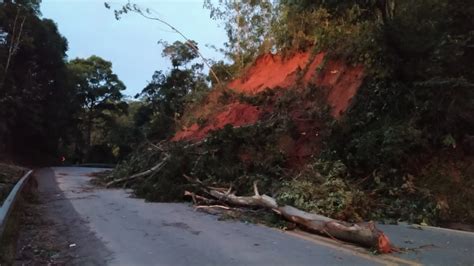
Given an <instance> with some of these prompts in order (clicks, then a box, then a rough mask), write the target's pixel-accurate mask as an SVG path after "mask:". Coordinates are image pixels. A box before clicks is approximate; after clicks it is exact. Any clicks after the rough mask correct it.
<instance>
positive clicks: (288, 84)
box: [173, 52, 364, 154]
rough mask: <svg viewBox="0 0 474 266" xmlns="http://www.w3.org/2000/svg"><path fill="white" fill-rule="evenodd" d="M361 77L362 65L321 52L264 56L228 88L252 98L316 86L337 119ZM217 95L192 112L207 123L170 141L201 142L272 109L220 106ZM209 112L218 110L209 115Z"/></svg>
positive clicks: (236, 103) (187, 127)
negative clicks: (328, 58) (208, 136)
mask: <svg viewBox="0 0 474 266" xmlns="http://www.w3.org/2000/svg"><path fill="white" fill-rule="evenodd" d="M363 78H364V69H363V67H362V66H349V65H347V64H346V63H344V62H343V61H338V60H325V54H324V53H319V54H316V55H312V54H311V53H310V52H299V53H295V54H293V55H292V56H290V57H283V56H281V55H273V54H265V55H262V56H260V57H259V58H257V60H256V61H255V63H254V64H253V65H252V66H251V67H250V68H249V69H248V70H247V71H246V73H245V74H244V75H243V76H241V77H240V78H237V79H235V80H233V81H231V82H230V83H229V84H228V87H229V88H230V89H231V90H233V91H235V92H237V93H242V94H245V95H248V96H252V95H256V94H258V93H261V92H263V91H265V90H272V89H277V88H279V89H299V88H304V87H306V86H308V85H315V86H318V87H321V88H323V89H325V90H327V91H326V93H325V94H326V95H327V96H326V97H327V98H326V99H325V100H326V102H327V104H328V105H329V106H330V107H331V114H332V116H333V117H335V118H339V117H340V116H341V115H342V114H343V113H344V112H345V111H346V110H347V108H348V107H349V105H350V102H351V99H352V98H353V97H354V95H355V94H356V93H357V89H358V88H359V87H360V85H361V84H362V81H363ZM219 96H220V95H217V94H216V93H215V92H214V93H212V92H211V94H210V95H209V97H208V99H207V100H206V101H205V102H204V104H203V106H199V107H197V108H194V109H193V110H191V112H192V113H193V114H194V115H195V118H196V119H199V120H201V121H206V122H204V123H201V124H200V125H199V124H197V123H194V124H191V125H185V127H183V128H182V130H181V131H178V132H177V133H176V135H175V136H174V138H173V140H174V141H180V140H200V139H203V138H204V137H206V135H207V134H208V133H209V132H210V131H212V130H217V129H222V128H223V127H224V126H225V125H227V124H230V125H232V126H235V127H237V126H243V125H249V124H253V123H256V122H257V121H258V120H259V119H260V118H261V117H262V114H263V111H262V110H267V111H268V112H271V111H270V110H271V109H272V107H271V106H267V107H261V108H258V107H256V106H252V105H249V104H246V103H240V102H239V101H238V99H234V100H233V101H231V102H230V103H227V104H222V103H220V102H219ZM209 110H217V111H216V112H209ZM289 111H290V112H291V111H292V110H289ZM293 111H294V110H293ZM193 114H191V115H193ZM200 114H205V115H204V116H200ZM302 133H304V132H302ZM296 142H301V141H299V140H296ZM310 152H311V151H305V152H304V153H305V154H306V153H310Z"/></svg>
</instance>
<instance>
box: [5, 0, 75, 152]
mask: <svg viewBox="0 0 474 266" xmlns="http://www.w3.org/2000/svg"><path fill="white" fill-rule="evenodd" d="M39 2H40V1H33V0H32V1H27V0H23V1H5V3H3V4H2V5H0V29H1V36H2V37H1V42H0V106H1V108H0V140H1V142H2V143H5V144H6V147H3V148H2V147H0V151H2V150H4V151H7V152H8V151H11V152H13V151H15V152H18V153H22V152H23V151H25V150H28V151H30V153H28V154H31V151H32V150H41V151H42V152H44V153H48V154H54V153H55V152H56V150H57V148H58V143H59V141H60V139H65V138H67V134H68V132H69V128H70V127H71V125H72V124H73V123H71V122H72V121H71V118H72V113H73V112H74V111H73V110H72V108H73V106H74V105H73V104H71V99H72V97H70V96H71V95H72V88H71V87H70V86H69V84H68V75H67V71H66V64H65V56H66V51H67V41H66V39H65V38H64V37H63V36H61V34H60V33H59V32H58V29H57V26H56V24H55V23H54V22H53V21H52V20H49V19H40V18H39V17H38V15H39ZM57 110H61V112H58V111H57Z"/></svg>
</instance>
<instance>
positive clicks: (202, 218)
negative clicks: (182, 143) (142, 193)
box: [35, 167, 474, 265]
mask: <svg viewBox="0 0 474 266" xmlns="http://www.w3.org/2000/svg"><path fill="white" fill-rule="evenodd" d="M95 171H101V169H94V168H80V167H57V168H43V169H40V170H38V171H36V173H35V176H36V179H37V181H38V190H39V197H40V202H41V204H42V205H43V208H42V212H43V213H42V215H45V216H46V217H49V218H50V219H52V220H53V221H54V223H55V226H56V227H58V228H61V231H60V235H61V237H62V238H63V239H64V243H63V245H67V246H66V247H65V248H67V249H68V251H69V252H71V253H72V254H73V256H72V260H71V261H69V263H68V264H78V265H104V264H109V265H397V264H400V265H417V264H418V263H423V264H432V265H456V264H457V265H474V259H473V258H472V256H471V254H474V248H473V244H472V243H474V241H473V240H474V237H473V234H470V233H462V232H455V231H450V230H438V229H431V228H422V230H419V229H418V228H413V227H411V226H408V225H405V226H383V225H382V227H383V228H382V229H383V230H384V231H385V232H387V234H388V235H389V237H391V239H392V241H393V242H395V244H397V245H398V246H403V247H418V249H416V250H415V251H410V252H405V253H401V254H395V255H383V256H375V255H371V253H370V252H368V251H367V250H364V249H361V248H357V247H354V246H351V245H346V244H342V243H340V242H338V241H334V240H330V239H326V238H323V237H319V236H313V235H309V234H305V233H300V232H283V231H280V230H277V229H273V228H268V227H265V226H260V225H255V224H246V223H242V222H237V221H228V220H227V221H219V220H218V217H217V216H213V215H209V214H205V213H202V212H198V211H195V210H194V209H193V208H192V206H190V205H189V204H183V203H148V202H145V201H144V200H142V199H137V198H133V197H131V194H130V193H129V191H126V190H122V189H102V188H97V187H95V186H93V185H91V184H90V182H89V180H90V179H91V177H89V175H90V173H92V172H95Z"/></svg>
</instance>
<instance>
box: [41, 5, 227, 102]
mask: <svg viewBox="0 0 474 266" xmlns="http://www.w3.org/2000/svg"><path fill="white" fill-rule="evenodd" d="M104 1H106V0H43V1H42V3H41V13H42V15H43V17H44V18H50V19H53V20H54V21H55V22H56V24H57V25H58V28H59V31H60V33H61V34H62V35H63V36H65V37H66V38H67V40H68V43H69V51H68V52H67V55H68V59H74V58H76V57H81V58H87V57H89V56H91V55H97V56H100V57H102V58H104V59H106V60H108V61H111V62H112V68H113V71H114V72H115V73H116V74H117V75H118V76H119V78H120V79H121V80H122V81H123V82H124V83H125V85H126V86H127V89H126V90H125V92H124V94H126V95H129V96H133V95H135V94H136V93H139V92H140V91H141V90H142V89H143V88H144V87H145V86H146V84H147V83H148V81H150V80H151V76H152V74H153V72H154V71H155V70H167V69H169V67H170V64H169V62H168V61H169V60H167V59H165V58H163V57H162V56H161V50H162V49H163V48H162V46H161V45H159V44H157V42H158V41H159V40H160V39H162V40H165V41H167V42H169V43H172V42H174V41H176V40H181V41H182V40H183V39H182V38H181V37H180V36H179V35H178V34H176V33H175V32H173V31H172V30H171V29H169V28H167V27H166V26H165V25H163V24H160V23H158V22H157V21H151V20H147V19H145V18H143V17H141V16H140V15H138V14H133V13H132V14H127V15H125V16H124V17H123V18H122V19H121V20H118V21H117V20H116V19H115V16H114V12H113V10H108V9H106V8H105V6H104ZM107 2H108V3H110V5H111V9H113V8H120V7H121V4H123V3H126V1H117V0H115V1H107ZM131 2H132V3H136V4H139V5H140V6H141V7H144V8H152V9H153V10H154V11H156V12H157V14H158V15H159V17H160V18H162V19H164V20H165V21H167V22H168V23H170V24H171V25H173V26H174V27H176V28H177V29H178V30H180V31H181V32H183V33H184V35H186V36H187V37H188V38H189V39H192V40H195V41H197V42H198V44H199V48H200V50H201V53H202V54H203V55H204V57H205V58H208V59H214V60H220V59H224V58H223V55H222V54H220V53H218V52H216V51H214V50H213V49H211V48H207V47H205V45H206V44H211V45H215V46H217V47H222V46H223V43H224V42H225V41H226V39H227V38H226V35H225V31H224V29H223V27H222V26H219V24H220V23H219V22H217V21H214V20H211V19H210V18H209V10H207V9H204V8H203V7H202V5H203V0H149V1H143V0H142V1H133V0H132V1H131Z"/></svg>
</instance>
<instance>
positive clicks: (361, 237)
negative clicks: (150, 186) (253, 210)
mask: <svg viewBox="0 0 474 266" xmlns="http://www.w3.org/2000/svg"><path fill="white" fill-rule="evenodd" d="M185 178H186V179H188V180H190V181H192V182H194V183H198V184H200V185H201V186H203V188H205V192H206V193H208V194H209V195H211V196H213V197H214V198H216V199H218V200H222V201H224V202H227V203H230V204H234V205H239V206H247V207H261V208H265V209H269V210H272V211H274V212H276V213H278V214H279V215H281V216H283V217H284V218H285V219H287V220H289V221H292V222H294V223H296V224H298V225H300V226H302V227H304V228H306V229H309V230H311V231H316V232H318V233H320V234H323V235H327V236H329V237H333V238H337V239H340V240H344V241H347V242H352V243H356V244H360V245H362V246H366V247H371V248H376V249H377V250H378V251H379V252H381V253H390V252H391V251H392V249H393V247H392V245H391V244H390V241H389V239H388V237H387V236H385V235H384V233H383V232H382V231H380V230H378V229H377V228H376V226H375V224H374V223H373V222H367V223H357V224H352V223H346V222H343V221H338V220H334V219H331V218H329V217H326V216H322V215H318V214H313V213H308V212H305V211H302V210H299V209H297V208H295V207H293V206H289V205H284V206H279V205H278V203H277V202H276V200H275V199H274V198H272V197H270V196H267V195H260V194H259V193H258V188H257V184H256V183H254V193H255V195H253V196H236V195H235V194H233V193H230V191H228V192H222V191H218V190H214V189H209V187H206V186H204V185H203V184H202V182H200V181H199V180H196V179H190V177H188V176H185Z"/></svg>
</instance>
